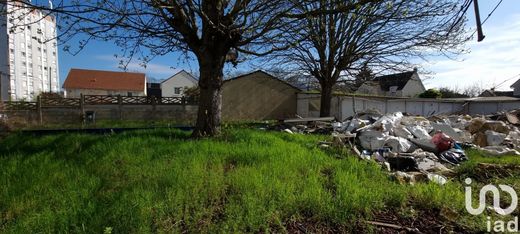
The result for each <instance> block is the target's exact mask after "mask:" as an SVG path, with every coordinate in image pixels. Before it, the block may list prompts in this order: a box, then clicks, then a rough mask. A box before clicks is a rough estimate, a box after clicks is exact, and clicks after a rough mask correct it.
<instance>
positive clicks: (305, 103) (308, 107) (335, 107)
mask: <svg viewBox="0 0 520 234" xmlns="http://www.w3.org/2000/svg"><path fill="white" fill-rule="evenodd" d="M342 100H343V97H339V96H335V97H333V98H332V100H331V103H330V105H331V108H330V115H331V116H333V117H335V118H336V119H341V116H342V110H341V101H342ZM296 112H297V114H298V115H299V116H302V117H319V116H320V94H305V93H299V94H298V95H297V111H296Z"/></svg>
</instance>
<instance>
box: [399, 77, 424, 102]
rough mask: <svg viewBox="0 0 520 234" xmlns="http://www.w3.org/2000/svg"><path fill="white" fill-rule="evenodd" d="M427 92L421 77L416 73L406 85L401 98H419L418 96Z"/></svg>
mask: <svg viewBox="0 0 520 234" xmlns="http://www.w3.org/2000/svg"><path fill="white" fill-rule="evenodd" d="M424 91H426V88H425V87H424V85H423V83H422V81H421V79H420V78H419V75H417V73H414V74H413V76H412V78H411V79H410V80H409V81H408V83H406V85H405V86H404V87H403V89H402V90H401V93H400V96H402V97H417V95H419V94H421V93H423V92H424Z"/></svg>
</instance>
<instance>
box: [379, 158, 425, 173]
mask: <svg viewBox="0 0 520 234" xmlns="http://www.w3.org/2000/svg"><path fill="white" fill-rule="evenodd" d="M386 161H387V162H388V163H389V164H390V168H392V170H396V171H418V165H417V161H415V159H414V158H413V157H408V156H397V157H388V158H386Z"/></svg>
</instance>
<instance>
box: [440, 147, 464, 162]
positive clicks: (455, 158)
mask: <svg viewBox="0 0 520 234" xmlns="http://www.w3.org/2000/svg"><path fill="white" fill-rule="evenodd" d="M437 157H438V158H439V160H441V161H443V162H446V163H449V164H452V165H459V164H460V163H461V162H463V161H466V160H468V158H467V156H466V154H465V153H464V150H459V149H450V150H447V151H444V152H442V153H441V154H439V156H437Z"/></svg>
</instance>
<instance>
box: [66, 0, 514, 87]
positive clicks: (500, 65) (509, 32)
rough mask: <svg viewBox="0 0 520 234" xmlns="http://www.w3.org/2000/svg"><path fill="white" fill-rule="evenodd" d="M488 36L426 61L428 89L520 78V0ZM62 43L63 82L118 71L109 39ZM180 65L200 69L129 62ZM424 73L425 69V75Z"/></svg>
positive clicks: (482, 2)
mask: <svg viewBox="0 0 520 234" xmlns="http://www.w3.org/2000/svg"><path fill="white" fill-rule="evenodd" d="M499 2H500V0H479V6H480V14H481V18H482V20H484V19H485V18H486V17H487V16H488V14H489V13H490V12H491V11H492V9H493V8H494V7H495V6H496V5H497V4H498V3H499ZM467 27H468V29H470V30H475V14H474V12H473V6H471V7H470V10H469V11H468V22H467ZM483 31H484V35H485V36H486V38H485V39H484V40H483V41H482V42H477V41H476V36H475V38H474V39H473V40H472V41H470V42H468V43H467V45H466V47H467V48H468V49H469V51H470V52H469V53H467V54H463V55H460V56H458V57H457V58H455V59H453V58H445V57H434V58H432V59H430V60H429V61H428V62H422V63H421V68H422V70H425V71H429V74H428V75H427V76H428V77H429V78H428V79H426V80H425V81H424V83H425V86H426V88H439V87H451V88H456V89H464V88H465V87H468V86H472V85H477V86H479V87H483V88H490V87H495V88H496V89H497V90H510V85H511V84H512V83H514V82H515V81H516V80H517V79H520V0H502V3H501V4H500V5H499V6H498V8H497V9H496V11H495V12H494V13H493V14H492V15H491V16H490V17H489V19H488V20H487V21H486V22H485V24H484V25H483ZM63 46H64V45H60V51H59V66H60V80H61V82H62V83H63V81H64V80H65V78H66V77H67V74H68V72H69V70H70V69H71V68H83V69H98V70H114V71H117V70H120V68H119V60H118V59H117V58H115V56H114V55H115V54H118V53H119V52H120V48H118V47H117V46H115V45H114V44H113V43H110V42H98V41H94V42H91V43H89V44H88V45H87V47H85V49H83V50H82V51H81V52H80V53H79V54H77V55H75V56H73V55H71V54H69V53H67V52H64V51H63ZM181 69H184V70H187V71H188V72H192V73H197V72H198V65H197V63H196V62H193V61H191V62H190V61H186V60H185V59H184V58H183V56H182V55H181V54H180V53H175V52H173V53H172V54H170V55H167V56H162V57H158V58H155V59H154V60H152V61H151V62H150V63H148V65H147V67H146V68H144V67H142V66H141V65H139V62H138V61H131V63H130V64H129V65H128V70H129V71H138V72H144V73H146V75H147V77H149V78H152V79H155V80H162V79H166V78H168V77H170V76H172V75H174V74H175V73H177V72H178V71H180V70H181ZM233 69H235V68H228V69H227V71H226V72H228V73H233V72H243V71H244V69H246V70H247V69H248V67H247V66H244V65H241V66H239V67H238V68H236V69H237V70H236V71H233ZM423 77H426V74H425V75H424V76H423Z"/></svg>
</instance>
